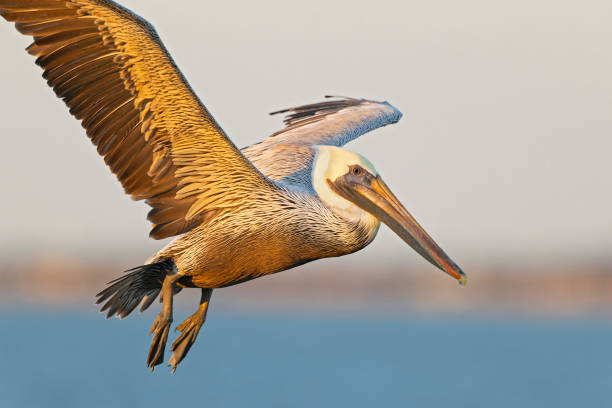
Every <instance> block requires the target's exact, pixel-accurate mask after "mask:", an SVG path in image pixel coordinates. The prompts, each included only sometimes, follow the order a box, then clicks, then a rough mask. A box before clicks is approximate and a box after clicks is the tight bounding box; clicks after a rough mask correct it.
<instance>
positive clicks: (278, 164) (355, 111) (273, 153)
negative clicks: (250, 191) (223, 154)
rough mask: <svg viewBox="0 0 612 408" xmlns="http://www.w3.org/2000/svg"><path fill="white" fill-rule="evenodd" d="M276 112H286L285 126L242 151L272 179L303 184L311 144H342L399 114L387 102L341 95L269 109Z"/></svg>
mask: <svg viewBox="0 0 612 408" xmlns="http://www.w3.org/2000/svg"><path fill="white" fill-rule="evenodd" d="M326 98H334V97H330V96H326ZM276 114H286V116H285V119H284V123H285V128H284V129H282V130H280V131H278V132H276V133H274V134H272V135H271V136H270V137H268V138H267V139H264V140H263V141H261V142H259V143H256V144H254V145H251V146H248V147H245V148H243V149H242V152H243V153H244V154H245V155H246V156H247V157H248V158H249V160H251V162H252V163H253V164H254V165H255V166H257V168H259V169H260V170H261V171H262V172H263V173H264V174H265V175H266V176H268V177H270V178H271V179H273V180H276V181H282V180H289V181H291V182H294V183H295V182H297V183H306V184H308V183H309V181H308V177H307V176H310V172H309V171H310V170H311V167H312V164H313V158H314V154H315V151H314V149H313V146H316V145H333V146H343V145H345V144H346V143H348V142H350V141H351V140H354V139H356V138H357V137H359V136H361V135H363V134H365V133H367V132H370V131H372V130H374V129H377V128H379V127H382V126H386V125H389V124H392V123H396V122H397V121H399V120H400V119H401V117H402V113H401V112H400V111H399V110H398V109H397V108H395V107H393V106H392V105H390V104H389V103H387V102H376V101H371V100H367V99H355V98H343V97H341V98H339V99H334V100H328V101H324V102H319V103H313V104H309V105H301V106H296V107H293V108H289V109H283V110H280V111H276V112H272V113H271V115H276ZM305 173H308V174H305Z"/></svg>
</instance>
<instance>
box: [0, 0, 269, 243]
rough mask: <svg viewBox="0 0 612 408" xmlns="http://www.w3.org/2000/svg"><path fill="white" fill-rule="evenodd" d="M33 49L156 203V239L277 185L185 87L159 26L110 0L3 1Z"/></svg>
mask: <svg viewBox="0 0 612 408" xmlns="http://www.w3.org/2000/svg"><path fill="white" fill-rule="evenodd" d="M0 15H2V16H3V17H4V18H5V19H6V20H8V21H13V22H15V26H16V28H17V30H19V31H20V32H21V33H23V34H25V35H30V36H32V37H34V42H33V44H32V45H31V46H30V47H28V49H27V50H28V52H29V53H30V54H32V55H34V56H36V57H37V59H36V63H37V64H38V65H40V66H41V67H42V68H43V69H44V74H43V77H44V78H45V79H46V80H47V83H48V84H49V86H51V87H52V88H53V90H54V91H55V93H56V94H57V96H58V97H60V98H62V99H63V100H64V102H65V103H66V105H68V107H69V108H70V113H71V114H72V115H74V116H75V117H76V118H77V119H79V120H81V122H82V125H83V127H84V128H85V129H86V131H87V135H88V136H89V137H90V138H91V141H92V142H93V143H94V144H95V145H96V147H97V150H98V152H99V153H100V155H102V156H103V157H104V161H105V162H106V164H107V165H108V166H109V167H110V169H111V170H112V172H113V173H114V174H115V175H116V176H117V178H118V179H119V181H120V182H121V184H122V185H123V188H124V189H125V191H126V193H128V194H130V196H131V197H132V198H133V199H135V200H141V199H145V200H146V202H147V203H148V204H149V205H151V206H152V207H153V209H152V210H151V211H150V212H149V215H148V218H149V220H150V221H151V222H152V223H153V224H154V225H153V229H152V231H151V236H152V237H153V238H158V239H159V238H165V237H168V236H172V235H177V234H181V233H184V232H186V231H188V230H190V229H191V228H193V227H194V226H195V225H197V224H199V222H201V221H202V220H203V218H204V217H210V216H212V215H213V214H217V213H218V211H220V210H223V209H227V208H231V207H235V206H238V205H241V204H242V203H243V202H244V201H245V200H248V199H249V197H252V196H253V195H252V194H250V193H252V192H253V191H258V190H259V191H261V189H267V188H275V187H274V185H273V184H272V182H271V181H270V180H268V179H267V178H265V177H264V176H263V175H262V174H261V173H260V172H259V171H258V170H257V169H256V168H255V167H254V166H253V165H252V164H251V163H250V162H249V161H248V160H247V159H246V158H245V157H244V156H243V155H242V154H241V153H240V151H239V150H238V149H237V148H236V147H235V146H234V144H233V143H232V142H231V141H230V140H229V139H228V137H227V136H226V135H225V133H224V132H223V130H222V129H221V127H219V125H218V124H217V123H216V122H215V120H214V119H213V117H212V116H211V115H210V113H209V112H208V111H207V110H206V108H205V107H204V105H203V104H202V103H201V102H200V101H199V100H198V98H197V96H196V95H195V94H194V92H193V91H192V90H191V88H190V87H189V84H188V83H187V81H186V80H185V78H184V77H183V76H182V74H181V72H180V71H179V70H178V68H177V67H176V65H175V64H174V62H173V61H172V58H171V57H170V55H169V54H168V53H167V51H166V49H165V48H164V46H163V44H162V43H161V41H160V39H159V37H158V36H157V33H156V32H155V30H154V28H153V27H152V26H151V25H150V24H149V23H147V22H146V21H145V20H143V19H142V18H140V17H138V16H136V15H134V14H133V13H131V12H130V11H128V10H126V9H124V8H122V7H121V6H119V5H117V4H115V3H114V2H112V1H107V0H70V1H65V0H0Z"/></svg>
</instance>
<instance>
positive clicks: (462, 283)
mask: <svg viewBox="0 0 612 408" xmlns="http://www.w3.org/2000/svg"><path fill="white" fill-rule="evenodd" d="M458 280H459V285H460V286H461V287H465V285H467V275H465V274H464V273H461V277H460V278H459V279H458Z"/></svg>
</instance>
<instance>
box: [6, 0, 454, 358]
mask: <svg viewBox="0 0 612 408" xmlns="http://www.w3.org/2000/svg"><path fill="white" fill-rule="evenodd" d="M0 14H1V15H2V16H3V17H4V18H5V19H6V20H8V21H13V22H15V26H16V28H17V30H19V31H20V32H21V33H23V34H25V35H30V36H32V37H33V38H34V42H33V43H32V44H31V45H30V46H29V47H28V48H27V51H28V52H29V53H30V54H32V55H33V56H35V57H37V59H36V63H37V64H38V65H40V66H41V67H42V68H43V69H44V74H43V77H44V78H45V79H46V80H47V83H48V84H49V86H51V87H52V88H53V90H54V91H55V93H56V94H57V96H58V97H60V98H62V99H63V100H64V102H65V103H66V105H68V107H69V109H70V113H71V114H72V115H74V116H75V117H76V118H77V119H78V120H80V121H81V123H82V125H83V127H84V128H85V130H86V132H87V135H88V136H89V138H90V139H91V141H92V142H93V144H94V145H95V146H96V148H97V150H98V153H99V154H100V155H101V156H102V157H103V158H104V161H105V162H106V164H107V165H108V166H109V167H110V169H111V171H112V172H113V173H114V174H115V175H116V177H117V179H118V180H119V181H120V182H121V184H122V186H123V188H124V189H125V192H126V193H127V194H129V195H130V197H131V198H132V199H134V200H145V201H146V203H147V204H149V205H150V206H151V207H152V209H151V211H150V212H149V214H148V219H149V220H150V221H151V223H152V224H153V228H152V230H151V233H150V235H151V237H153V238H155V239H161V238H166V237H171V236H178V237H177V238H176V239H175V240H174V241H172V242H171V243H170V244H168V245H167V246H166V247H165V248H163V249H162V250H160V251H159V252H158V253H157V254H155V255H154V256H152V257H151V258H150V259H149V260H148V261H147V262H146V264H145V265H143V266H140V267H137V268H134V269H131V270H129V271H127V274H125V275H124V276H122V277H120V278H118V279H116V280H114V281H112V282H110V283H109V285H110V286H108V287H107V288H106V289H104V290H103V291H101V292H100V293H98V295H97V296H98V300H97V302H98V303H103V302H104V305H103V306H102V308H101V311H106V313H107V317H111V316H113V315H117V316H119V317H121V318H123V317H125V316H127V315H128V314H130V312H132V310H134V308H136V307H137V306H138V305H139V304H141V311H142V310H145V309H147V308H148V307H149V306H150V305H151V303H152V302H153V301H154V300H155V298H156V297H157V296H158V295H159V294H160V293H161V299H162V310H161V312H160V313H159V315H158V316H157V318H156V319H155V321H154V323H153V326H152V327H151V333H152V334H153V340H152V342H151V346H150V349H149V353H148V356H147V365H148V366H149V367H151V369H153V368H154V367H155V366H156V365H158V364H161V363H162V362H163V358H164V349H165V345H166V340H167V337H168V331H169V328H170V325H171V322H172V298H173V295H174V294H175V293H177V292H178V291H180V290H181V289H182V288H186V287H189V288H201V300H200V305H199V307H198V309H197V311H196V312H195V313H194V314H193V315H192V316H191V317H189V318H188V319H187V320H185V321H184V322H183V323H181V324H180V325H179V326H178V327H177V328H176V330H178V331H180V335H179V336H178V338H177V339H176V340H175V341H174V343H173V344H172V346H171V350H172V351H173V355H172V357H171V358H170V361H169V365H171V366H172V368H173V370H174V369H176V366H177V365H178V364H179V363H180V362H181V360H182V359H183V358H184V357H185V355H186V354H187V352H188V351H189V349H190V347H191V345H192V344H193V343H194V341H195V339H196V336H197V335H198V332H199V330H200V327H201V326H202V324H203V323H204V320H205V318H206V312H207V310H208V305H209V301H210V297H211V294H212V291H213V289H215V288H222V287H225V286H230V285H235V284H237V283H241V282H245V281H248V280H251V279H255V278H258V277H260V276H264V275H268V274H272V273H275V272H279V271H283V270H286V269H289V268H292V267H295V266H298V265H301V264H304V263H306V262H309V261H312V260H315V259H319V258H325V257H332V256H340V255H345V254H349V253H351V252H355V251H357V250H359V249H361V248H363V247H365V246H366V245H368V244H369V243H370V242H371V241H372V240H373V239H374V237H375V236H376V233H377V232H378V228H379V226H380V222H381V221H382V222H383V223H385V224H386V225H387V226H389V228H391V229H392V230H393V231H394V232H395V233H396V234H398V235H399V236H400V237H401V238H402V239H403V240H404V241H406V243H408V244H409V245H410V246H411V247H412V248H413V249H414V250H416V251H417V252H418V253H419V254H420V255H421V256H423V257H424V258H425V259H427V260H428V261H429V262H430V263H431V264H433V265H434V266H436V267H438V268H440V269H441V270H443V271H444V272H446V273H447V274H449V275H450V276H452V277H454V278H455V279H457V280H458V281H459V282H460V283H461V284H465V275H464V274H463V272H462V271H461V270H460V269H459V267H458V266H457V265H455V263H454V262H453V261H452V260H451V259H450V258H449V257H448V256H447V255H446V254H445V253H444V251H442V249H440V247H438V245H437V244H436V243H435V242H434V241H433V239H432V238H431V237H430V236H429V235H428V234H427V233H426V232H425V231H424V230H423V228H422V227H421V226H420V225H419V224H418V223H417V222H416V221H415V219H414V218H413V217H412V216H411V215H410V214H409V213H408V211H407V210H406V209H405V208H404V207H403V206H402V204H400V202H399V200H398V199H397V198H396V197H395V196H394V195H393V193H391V191H390V190H389V188H388V187H387V185H386V184H385V183H384V182H383V180H382V178H381V177H380V175H379V174H378V172H377V171H376V169H375V168H374V166H373V165H372V164H371V163H370V162H369V161H368V160H366V159H365V158H364V157H363V156H361V155H359V154H357V153H352V152H350V151H348V150H345V149H343V148H342V146H343V145H344V144H346V143H348V142H350V141H351V140H353V139H355V138H357V137H359V136H361V135H363V134H364V133H367V132H369V131H371V130H374V129H376V128H379V127H381V126H385V125H388V124H391V123H395V122H397V121H398V120H399V119H400V118H401V116H402V115H401V113H400V112H399V111H398V110H397V109H396V108H394V107H393V106H391V105H390V104H388V103H386V102H375V101H370V100H365V99H352V98H335V99H333V100H327V101H325V102H321V103H316V104H311V105H304V106H298V107H294V108H291V109H287V110H283V111H279V112H275V113H283V114H287V116H286V118H285V121H284V122H285V125H286V126H285V128H284V129H282V130H281V131H279V132H276V133H275V134H273V135H271V136H270V137H268V138H267V139H265V140H263V141H262V142H260V143H257V144H254V145H252V146H248V147H246V148H244V149H242V150H239V149H238V148H236V146H235V145H234V144H233V143H232V141H231V140H230V139H229V138H228V137H227V136H226V134H225V133H224V132H223V130H222V129H221V127H220V126H219V125H218V124H217V122H216V121H215V120H214V118H213V117H212V116H211V115H210V114H209V112H208V111H207V110H206V108H205V107H204V105H203V104H202V103H201V102H200V100H199V99H198V97H197V96H196V95H195V94H194V92H193V91H192V89H191V88H190V87H189V84H188V83H187V81H186V80H185V78H183V76H182V74H181V72H180V71H179V70H178V68H177V67H176V65H175V64H174V62H173V60H172V58H171V57H170V55H169V54H168V53H167V51H166V49H165V48H164V46H163V44H162V43H161V41H160V39H159V37H158V36H157V33H156V32H155V30H154V29H153V27H152V26H151V25H150V24H149V23H147V22H146V21H145V20H143V19H142V18H140V17H138V16H136V15H135V14H133V13H131V12H130V11H128V10H127V9H125V8H122V7H121V6H119V5H117V4H115V3H114V2H112V1H108V0H68V1H66V0H0Z"/></svg>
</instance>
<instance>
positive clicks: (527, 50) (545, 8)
mask: <svg viewBox="0 0 612 408" xmlns="http://www.w3.org/2000/svg"><path fill="white" fill-rule="evenodd" d="M121 3H122V4H123V5H125V6H126V7H128V8H130V9H131V10H133V11H134V12H136V13H137V14H139V15H141V16H143V17H144V18H146V19H147V20H149V21H150V22H151V23H152V24H153V25H154V26H155V27H156V29H157V31H158V33H159V34H160V36H161V38H162V40H163V41H164V43H165V45H166V46H167V48H168V49H169V51H170V52H171V54H172V55H173V57H174V59H175V61H176V62H177V64H178V65H179V67H180V68H181V69H182V71H183V73H184V74H185V76H186V77H187V78H188V79H189V81H190V83H191V85H192V86H193V88H194V89H195V91H196V93H198V95H199V96H200V97H201V99H202V100H203V101H204V103H205V104H206V106H207V107H208V108H209V110H210V111H211V113H212V114H213V115H214V116H215V118H216V119H217V121H218V122H219V123H220V124H221V125H222V126H223V128H224V129H225V131H226V132H227V133H228V134H229V135H230V137H231V138H232V139H233V140H234V141H235V143H236V144H237V145H239V146H246V145H248V144H251V143H254V142H257V141H259V140H260V139H262V138H264V137H266V136H268V135H269V134H271V133H273V132H274V131H276V130H278V129H280V128H281V127H282V124H281V120H280V119H281V118H279V117H272V116H268V115H267V113H268V112H271V111H274V110H278V109H282V108H286V107H290V106H294V105H299V104H304V103H310V102H318V101H320V100H321V99H322V97H323V95H325V94H332V95H346V96H352V97H366V98H370V99H377V100H388V101H389V102H390V103H392V104H393V105H394V106H396V107H397V108H398V109H400V110H401V111H402V112H403V113H404V117H403V119H402V120H401V121H400V122H399V123H398V124H396V125H393V126H388V127H385V128H383V129H380V130H378V131H376V132H374V133H372V134H369V135H366V136H364V137H362V138H360V139H359V140H357V141H355V142H353V143H351V144H350V145H348V146H347V147H348V148H349V149H351V150H354V151H357V152H360V153H362V154H363V155H364V156H366V157H367V158H368V159H369V160H370V161H371V162H372V163H374V165H375V166H376V167H377V169H378V170H379V172H380V173H381V174H382V175H383V176H384V178H385V180H386V182H387V184H388V185H389V186H390V187H391V188H392V190H393V191H394V192H395V194H396V195H397V196H398V197H399V198H400V200H401V201H402V202H403V203H404V205H405V206H406V207H407V208H408V209H409V210H410V211H411V212H412V214H413V215H414V216H415V217H416V218H417V219H418V220H419V221H420V222H421V224H422V225H423V226H424V227H425V228H426V229H427V230H428V232H429V233H430V234H431V235H432V236H433V237H434V238H435V239H436V241H437V242H438V243H439V244H440V245H441V246H442V247H443V248H444V249H445V250H446V252H447V253H448V254H449V255H450V256H451V257H452V258H453V259H454V260H455V261H456V262H457V263H458V264H459V265H460V266H461V267H462V268H463V270H464V271H466V273H467V274H468V278H469V279H468V286H467V287H466V288H464V289H462V288H460V287H459V286H458V285H457V284H456V282H455V281H454V280H453V279H451V278H449V277H448V276H445V275H444V274H443V273H441V272H440V271H437V270H434V269H433V268H432V267H431V266H430V265H429V264H427V262H426V261H424V260H422V259H421V258H420V257H419V256H418V255H417V254H416V253H414V252H413V251H412V250H411V249H410V248H409V247H408V246H406V245H405V244H404V243H403V242H402V241H401V240H400V239H399V238H397V237H396V236H395V235H394V234H393V233H392V232H391V231H389V230H388V229H387V228H386V227H384V226H383V227H381V230H380V232H379V234H378V237H377V239H376V240H375V241H374V242H373V243H372V244H371V245H370V246H368V247H367V248H365V249H364V250H362V251H360V252H358V253H356V254H353V255H350V256H347V257H342V258H338V259H328V260H320V261H316V262H314V263H311V264H308V265H305V266H301V267H299V268H296V269H293V270H290V271H286V272H283V273H281V274H278V275H274V276H270V277H265V278H262V279H259V280H255V281H252V282H249V283H246V284H242V285H239V286H236V287H231V288H226V289H222V290H217V291H215V294H214V296H213V301H212V305H211V312H210V313H209V318H208V321H207V323H206V325H205V327H204V328H203V330H202V332H201V333H200V337H199V339H198V341H197V344H196V345H195V346H194V348H193V349H192V351H191V352H190V355H189V356H188V358H187V359H186V361H184V362H183V363H182V364H181V366H179V369H178V370H177V373H176V374H175V375H174V376H169V375H168V373H167V372H166V370H165V368H163V367H162V368H158V370H156V372H155V373H154V374H149V373H147V372H146V370H145V365H144V357H145V352H146V348H147V347H148V341H149V339H148V338H147V337H146V333H147V330H148V327H149V325H150V323H151V322H152V320H153V319H154V316H155V313H156V311H148V312H147V313H145V314H143V315H139V316H130V317H129V318H128V319H127V320H126V321H119V320H117V319H113V320H110V321H104V319H103V318H102V315H98V314H97V313H96V308H95V306H94V305H93V299H94V295H95V293H97V292H98V291H99V290H100V289H102V288H103V287H104V284H105V282H107V281H109V280H111V279H113V278H115V277H117V276H119V275H121V273H122V271H123V270H125V269H128V268H129V267H133V266H137V265H140V264H142V263H143V262H144V261H145V260H146V259H147V258H148V257H149V256H150V255H151V254H152V253H154V252H155V251H157V250H158V249H160V248H161V247H162V246H163V245H165V243H166V241H161V242H160V241H153V240H150V239H148V237H147V234H148V231H149V228H150V227H149V224H148V223H147V221H146V219H145V216H146V212H147V210H148V209H147V207H146V205H145V204H143V203H140V202H138V203H137V202H132V201H130V200H129V199H128V198H127V197H126V196H125V195H124V194H123V192H122V189H121V186H120V184H119V183H118V182H117V181H116V179H115V178H114V176H113V175H112V174H111V173H110V171H108V169H107V168H106V167H105V165H104V163H103V161H102V160H101V159H100V158H99V157H98V156H97V153H96V151H95V149H94V147H93V146H92V145H91V143H90V142H89V141H88V139H87V138H86V137H85V134H84V131H83V130H82V128H81V127H80V124H79V123H78V122H77V121H76V120H74V119H73V118H72V117H71V116H70V115H69V114H68V112H67V109H66V108H65V106H64V105H63V103H62V102H61V101H60V100H58V99H57V98H55V96H54V95H53V93H52V91H51V90H50V89H49V88H48V87H47V86H46V85H45V83H44V81H43V79H42V78H41V71H40V69H39V68H38V67H37V66H35V64H34V63H33V58H31V57H30V56H28V55H27V54H26V53H25V52H24V51H23V49H24V48H25V47H26V46H27V45H28V44H29V43H30V39H29V38H26V37H23V36H21V35H20V34H18V33H17V32H16V30H14V28H13V27H12V25H10V24H7V23H6V22H2V24H0V49H1V50H2V53H3V58H2V61H3V63H2V64H0V78H2V79H1V80H0V86H1V89H2V92H1V94H0V109H1V110H0V111H1V112H2V113H1V118H2V120H1V121H0V135H1V136H0V137H1V138H2V139H1V140H2V146H3V147H2V149H0V183H1V184H2V191H3V193H2V200H1V202H0V211H2V213H3V217H2V221H1V225H2V228H1V231H2V233H1V234H0V271H1V273H0V333H1V334H2V336H0V359H1V360H2V361H3V364H4V367H5V369H4V370H2V372H1V373H0V406H7V407H13V406H40V405H42V404H43V403H44V404H45V405H47V406H83V405H84V404H87V406H92V407H97V406H101V407H102V406H124V405H128V404H132V405H135V406H140V405H144V404H147V405H149V406H158V405H160V406H161V405H163V404H167V403H168V402H177V401H179V402H180V404H181V405H182V404H186V403H196V402H201V403H213V404H215V405H220V406H244V405H247V404H248V405H249V406H265V407H270V406H278V407H285V406H304V407H306V406H308V407H309V406H344V405H349V404H350V405H352V406H364V407H365V406H371V405H372V404H377V405H383V406H385V405H400V404H401V405H410V404H413V405H416V406H422V407H426V406H432V407H437V406H446V405H447V404H449V403H452V404H454V405H457V406H461V407H478V406H496V407H516V406H522V407H531V406H533V407H536V406H537V407H542V406H555V407H560V406H568V407H569V406H576V405H578V404H581V405H586V406H608V405H609V404H610V403H611V401H610V397H609V390H610V388H611V387H612V352H611V351H610V349H609V344H610V342H612V253H611V251H610V248H611V247H612V215H611V214H610V208H612V189H611V188H610V182H609V175H610V173H611V171H612V164H611V163H610V152H611V151H612V138H611V137H610V134H611V131H612V114H611V112H612V76H611V75H610V73H611V72H612V48H611V47H610V38H611V36H612V26H611V25H610V21H611V19H612V3H610V2H609V1H605V0H601V1H598V0H586V1H582V2H575V1H564V0H561V1H559V0H557V1H546V0H536V1H526V0H516V1H505V2H504V1H497V2H485V1H476V0H467V1H462V2H456V1H451V0H430V1H427V2H415V1H403V2H397V1H386V0H379V1H377V2H371V1H357V0H351V1H348V0H334V1H331V2H330V1H322V0H310V1H307V2H285V1H277V0H262V1H258V2H247V1H226V2H209V1H204V2H202V1H191V0H182V1H181V2H180V3H177V4H172V5H170V4H169V3H168V2H167V1H158V0H147V1H144V0H123V1H121ZM189 292H194V293H189ZM195 292H197V291H193V290H192V291H188V290H186V291H183V293H181V296H179V297H178V300H177V303H178V307H179V311H178V312H177V314H176V316H175V322H180V321H182V320H183V318H184V317H186V316H187V315H188V314H190V313H191V312H192V310H193V309H195V306H196V304H197V296H198V294H197V293H195ZM170 341H172V338H171V339H170ZM168 357H169V356H168V355H167V357H166V358H168ZM33 388H36V389H37V390H39V392H37V393H32V392H31V390H32V389H33Z"/></svg>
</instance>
